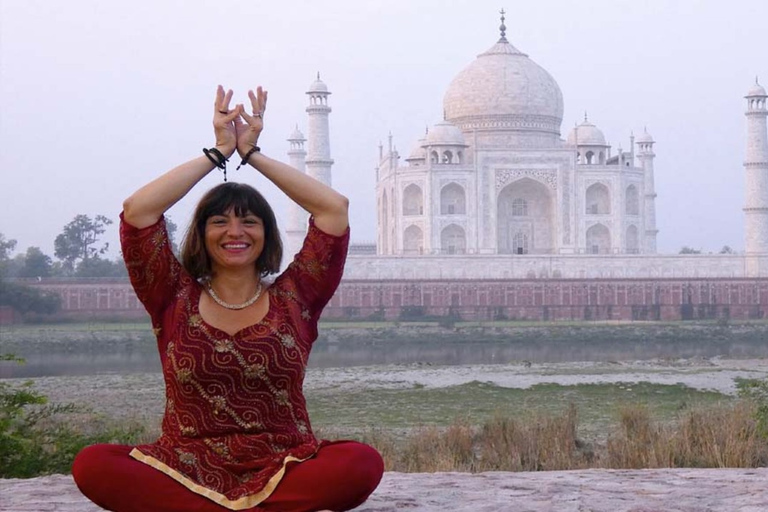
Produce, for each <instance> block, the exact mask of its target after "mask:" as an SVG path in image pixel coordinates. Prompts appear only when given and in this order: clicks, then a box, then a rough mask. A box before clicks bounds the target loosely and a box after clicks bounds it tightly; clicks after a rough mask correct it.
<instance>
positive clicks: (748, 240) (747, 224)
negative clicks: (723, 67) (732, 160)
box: [744, 79, 768, 277]
mask: <svg viewBox="0 0 768 512" xmlns="http://www.w3.org/2000/svg"><path fill="white" fill-rule="evenodd" d="M745 98H746V99H747V111H746V113H745V115H746V116H747V153H746V159H745V160H744V171H745V175H746V200H745V204H744V237H745V244H744V245H745V250H746V253H747V256H749V255H750V254H752V255H756V254H763V255H765V254H766V253H768V136H767V135H768V134H766V117H768V107H766V100H768V95H767V94H766V92H765V89H764V88H763V87H762V86H761V85H760V84H759V83H758V82H757V79H755V85H753V86H752V88H751V89H750V90H749V92H748V93H747V95H746V96H745ZM762 273H763V272H760V269H759V265H758V261H756V260H750V258H749V257H748V258H747V274H748V275H749V276H752V277H754V276H757V275H760V274H762Z"/></svg>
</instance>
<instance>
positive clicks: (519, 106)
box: [443, 37, 563, 136]
mask: <svg viewBox="0 0 768 512" xmlns="http://www.w3.org/2000/svg"><path fill="white" fill-rule="evenodd" d="M443 108H444V111H445V118H446V119H447V120H448V121H451V122H453V123H454V124H456V125H458V126H460V127H461V128H462V129H465V130H466V129H473V128H479V129H488V128H495V127H498V128H501V129H504V128H507V129H514V130H523V131H524V130H530V131H537V132H548V133H552V134H556V135H557V136H559V135H560V124H561V122H562V119H563V93H562V92H561V91H560V87H559V86H558V85H557V82H556V81H555V79H554V78H552V76H551V75H550V74H549V73H548V72H547V71H546V70H545V69H544V68H542V67H541V66H539V65H538V64H536V63H535V62H534V61H533V60H531V59H530V58H528V56H527V55H526V54H525V53H522V52H521V51H519V50H518V49H517V48H515V47H514V46H512V45H511V44H510V43H509V42H507V40H506V38H504V37H502V38H501V39H500V40H499V42H497V43H496V44H495V45H493V46H492V47H491V48H490V49H489V50H488V51H486V52H485V53H482V54H480V55H478V56H477V59H475V60H474V61H473V62H472V63H470V64H469V66H467V67H466V68H464V70H463V71H461V72H460V73H459V74H458V75H456V77H455V78H454V79H453V81H452V82H451V83H450V85H449V86H448V91H447V92H446V93H445V96H444V98H443Z"/></svg>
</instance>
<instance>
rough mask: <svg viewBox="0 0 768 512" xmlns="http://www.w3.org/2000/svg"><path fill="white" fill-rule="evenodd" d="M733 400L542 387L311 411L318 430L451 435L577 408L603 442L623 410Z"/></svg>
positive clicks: (405, 394) (412, 396) (380, 395)
mask: <svg viewBox="0 0 768 512" xmlns="http://www.w3.org/2000/svg"><path fill="white" fill-rule="evenodd" d="M731 400H733V397H730V396H727V395H724V394H721V393H717V392H713V391H699V390H695V389H692V388H689V387H687V386H683V385H673V386H670V385H661V384H652V383H649V382H640V383H618V384H580V385H575V386H562V385H558V384H537V385H535V386H533V387H531V388H529V389H514V388H504V387H500V386H496V385H493V384H488V383H482V382H471V383H468V384H463V385H460V386H452V387H446V388H435V389H426V388H420V387H414V388H413V389H407V390H384V389H380V390H363V391H360V392H349V391H343V392H334V391H333V390H324V391H321V392H316V393H311V394H310V395H309V398H308V407H309V409H310V417H311V418H312V421H313V424H314V425H316V426H317V427H320V428H335V429H340V430H345V429H349V430H350V431H359V430H365V429H367V428H380V429H395V430H398V429H408V428H413V427H418V426H431V425H434V426H438V427H447V426H449V425H451V424H453V423H455V422H456V421H463V422H465V423H469V424H472V425H482V424H483V423H485V422H487V421H489V420H491V419H493V418H494V417H498V416H507V417H514V418H519V419H521V420H527V419H530V418H533V417H535V416H538V415H542V414H549V415H551V414H561V413H562V412H563V411H565V410H567V409H568V407H569V406H570V405H571V404H573V405H574V406H575V407H576V409H577V410H578V413H579V428H580V431H581V432H583V434H584V435H585V436H587V437H599V435H600V433H604V432H606V431H608V430H610V429H611V428H612V427H614V426H615V425H616V424H617V422H618V419H619V418H618V411H619V410H620V409H621V408H622V407H632V406H645V407H647V409H648V411H649V412H650V414H651V416H652V418H653V419H655V420H658V421H661V422H669V421H673V420H675V419H676V418H677V417H678V416H679V414H680V412H682V411H685V410H686V409H689V408H693V407H700V406H708V405H713V404H718V403H723V402H730V401H731Z"/></svg>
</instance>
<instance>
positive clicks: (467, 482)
mask: <svg viewBox="0 0 768 512" xmlns="http://www.w3.org/2000/svg"><path fill="white" fill-rule="evenodd" d="M0 498H1V499H0V511H2V512H97V511H99V510H101V509H99V507H97V506H95V505H93V504H92V503H90V502H88V500H86V499H85V498H84V497H83V496H82V495H81V494H80V493H79V492H78V490H77V488H76V487H75V484H74V482H73V481H72V478H71V477H70V476H69V475H52V476H46V477H40V478H32V479H29V480H0ZM356 510H357V512H394V511H398V510H414V511H416V510H419V511H426V512H438V511H440V512H444V511H446V510H452V511H454V512H461V511H467V512H469V511H472V512H496V511H508V510H509V511H511V510H514V511H516V512H545V511H546V512H657V511H658V512H661V511H664V512H703V511H707V512H719V511H722V512H762V511H766V510H768V468H759V469H661V470H656V469H654V470H586V471H549V472H538V473H501V472H499V473H480V474H467V473H410V474H408V473H386V474H385V475H384V479H383V480H382V483H381V485H380V486H379V488H378V489H377V490H376V492H375V493H374V494H373V496H371V498H370V499H369V500H368V501H367V502H366V503H365V504H364V505H363V506H362V507H359V508H358V509H356Z"/></svg>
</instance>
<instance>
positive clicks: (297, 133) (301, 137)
mask: <svg viewBox="0 0 768 512" xmlns="http://www.w3.org/2000/svg"><path fill="white" fill-rule="evenodd" d="M288 140H307V139H305V138H304V134H303V133H301V130H299V126H298V125H297V126H296V128H294V129H293V132H292V133H291V135H290V136H289V137H288Z"/></svg>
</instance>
